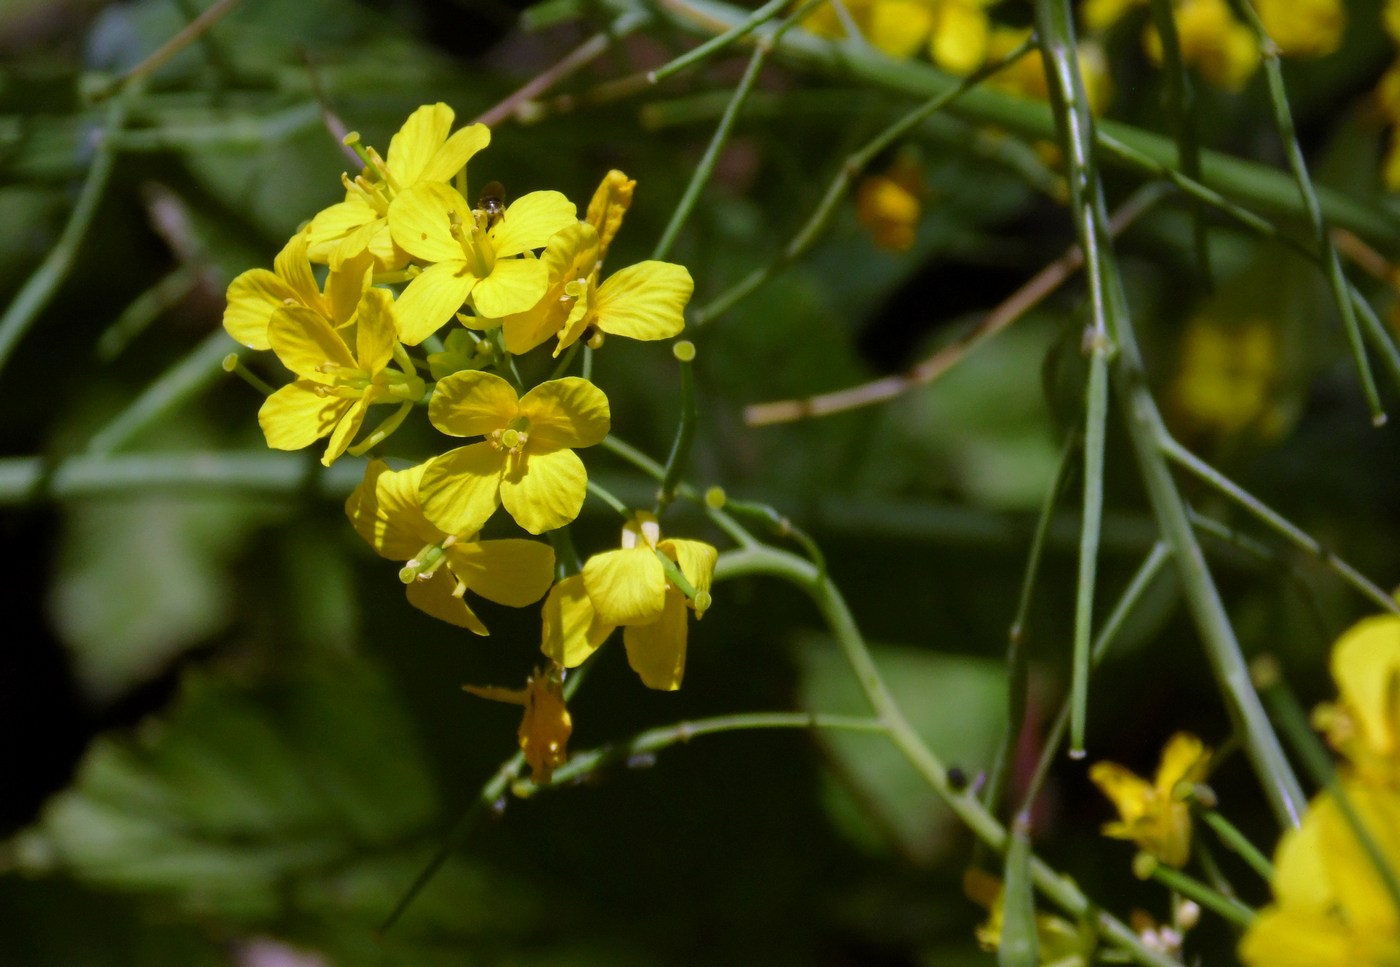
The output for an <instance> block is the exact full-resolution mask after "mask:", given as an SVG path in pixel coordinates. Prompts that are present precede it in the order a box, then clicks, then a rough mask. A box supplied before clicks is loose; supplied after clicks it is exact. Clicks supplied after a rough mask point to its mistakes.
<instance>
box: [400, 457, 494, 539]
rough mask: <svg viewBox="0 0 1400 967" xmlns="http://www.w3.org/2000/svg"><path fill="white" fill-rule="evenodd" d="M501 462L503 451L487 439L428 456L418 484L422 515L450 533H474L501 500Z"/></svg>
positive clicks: (479, 528)
mask: <svg viewBox="0 0 1400 967" xmlns="http://www.w3.org/2000/svg"><path fill="white" fill-rule="evenodd" d="M504 465H505V454H504V453H503V452H501V451H500V450H497V449H496V448H495V447H493V446H491V444H489V443H473V444H472V445H471V446H469V447H458V448H457V449H456V450H448V451H447V452H446V453H444V454H443V455H442V456H440V457H434V458H433V459H432V460H429V461H428V465H427V467H426V468H425V469H424V470H423V479H422V481H421V482H420V483H419V484H418V498H419V500H421V501H422V504H423V516H425V517H427V518H428V520H430V521H432V523H433V524H434V525H435V526H437V527H438V528H440V529H442V530H444V531H446V532H447V533H449V534H475V533H476V532H477V531H479V530H481V525H482V524H485V523H486V521H487V520H488V519H490V517H491V515H492V514H494V513H495V512H496V507H497V506H498V505H499V503H500V489H501V470H502V469H503V467H504Z"/></svg>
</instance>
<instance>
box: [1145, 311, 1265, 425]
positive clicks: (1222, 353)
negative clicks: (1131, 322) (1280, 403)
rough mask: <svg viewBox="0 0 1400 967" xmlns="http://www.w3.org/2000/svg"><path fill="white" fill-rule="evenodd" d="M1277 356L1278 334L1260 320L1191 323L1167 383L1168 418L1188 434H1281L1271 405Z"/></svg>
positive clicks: (1202, 319)
mask: <svg viewBox="0 0 1400 967" xmlns="http://www.w3.org/2000/svg"><path fill="white" fill-rule="evenodd" d="M1278 356H1279V348H1278V334H1277V332H1276V331H1275V329H1274V327H1273V326H1271V325H1270V324H1269V323H1268V322H1266V321H1264V320H1263V319H1250V320H1247V321H1246V322H1244V323H1241V324H1238V325H1234V326H1228V327H1227V326H1222V325H1219V324H1217V323H1215V322H1212V321H1211V320H1208V319H1205V318H1196V319H1193V320H1192V321H1191V323H1190V325H1188V326H1187V328H1186V333H1185V335H1184V336H1183V338H1182V347H1181V359H1180V363H1179V364H1178V369H1177V375H1176V379H1175V381H1174V382H1173V384H1172V389H1171V403H1172V412H1173V415H1174V416H1175V417H1176V418H1177V419H1178V420H1179V421H1180V422H1181V423H1182V424H1183V425H1184V427H1185V428H1186V429H1187V430H1189V431H1190V432H1193V433H1213V434H1218V435H1220V436H1225V437H1229V436H1235V435H1236V434H1239V433H1242V432H1244V431H1246V430H1251V429H1252V430H1256V431H1258V432H1260V433H1261V434H1263V435H1265V436H1268V435H1271V434H1272V433H1274V432H1277V431H1279V430H1281V429H1282V426H1281V425H1280V417H1279V414H1278V413H1277V412H1276V410H1275V406H1274V394H1275V387H1276V384H1277V382H1278V379H1279V358H1278Z"/></svg>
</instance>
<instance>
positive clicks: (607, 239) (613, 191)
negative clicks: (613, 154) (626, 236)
mask: <svg viewBox="0 0 1400 967" xmlns="http://www.w3.org/2000/svg"><path fill="white" fill-rule="evenodd" d="M636 187H637V182H636V181H634V180H633V179H631V178H628V177H627V176H626V175H625V174H623V173H622V172H620V171H618V170H617V169H616V168H614V169H613V170H612V171H609V172H608V173H607V174H606V175H604V176H603V180H602V181H600V182H599V183H598V188H597V190H596V191H594V192H593V198H592V200H591V201H589V203H588V214H587V215H586V216H585V217H586V220H587V222H588V224H590V225H592V226H593V228H594V229H595V230H596V231H597V233H598V261H600V262H601V261H602V260H603V256H605V255H606V254H607V252H608V246H609V245H611V244H612V240H613V238H615V237H616V236H617V231H618V229H620V228H621V227H622V217H623V216H624V215H626V214H627V209H628V208H630V207H631V206H632V193H633V191H634V190H635V189H636Z"/></svg>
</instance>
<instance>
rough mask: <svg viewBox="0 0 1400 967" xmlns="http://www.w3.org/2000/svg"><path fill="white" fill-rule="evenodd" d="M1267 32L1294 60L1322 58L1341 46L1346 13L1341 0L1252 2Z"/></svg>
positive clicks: (1266, 0)
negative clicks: (1297, 58)
mask: <svg viewBox="0 0 1400 967" xmlns="http://www.w3.org/2000/svg"><path fill="white" fill-rule="evenodd" d="M1253 3H1254V9H1255V10H1256V11H1258V13H1259V19H1260V20H1261V21H1262V22H1263V24H1264V29H1265V31H1267V32H1268V34H1269V36H1270V37H1271V38H1272V39H1273V41H1274V43H1276V44H1278V46H1279V49H1280V50H1281V51H1283V53H1284V54H1285V55H1287V56H1292V57H1323V56H1325V55H1327V54H1330V53H1332V52H1333V51H1335V50H1336V49H1337V48H1338V47H1340V46H1341V43H1342V33H1343V31H1345V30H1346V25H1347V11H1346V6H1345V5H1344V4H1343V3H1342V0H1253Z"/></svg>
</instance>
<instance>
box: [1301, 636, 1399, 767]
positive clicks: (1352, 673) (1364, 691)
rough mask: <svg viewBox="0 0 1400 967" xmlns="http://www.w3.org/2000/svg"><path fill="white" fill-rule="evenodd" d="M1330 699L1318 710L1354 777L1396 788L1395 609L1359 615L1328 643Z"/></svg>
mask: <svg viewBox="0 0 1400 967" xmlns="http://www.w3.org/2000/svg"><path fill="white" fill-rule="evenodd" d="M1332 677H1333V678H1334V679H1335V680H1336V682H1337V690H1338V692H1339V693H1340V694H1339V698H1338V701H1337V703H1336V704H1335V705H1329V706H1323V707H1322V708H1320V709H1319V710H1318V716H1317V718H1318V720H1319V722H1320V724H1321V725H1322V726H1323V727H1324V728H1325V729H1326V731H1327V736H1328V739H1329V741H1330V742H1331V743H1332V746H1333V747H1334V748H1335V749H1337V751H1339V752H1340V753H1342V755H1344V756H1346V757H1347V760H1348V761H1349V762H1350V763H1351V765H1352V769H1353V771H1354V775H1355V777H1356V778H1357V779H1358V780H1359V781H1361V782H1363V783H1367V784H1369V785H1374V786H1378V787H1388V788H1390V789H1392V790H1394V791H1396V792H1400V615H1394V614H1386V615H1377V616H1374V617H1371V618H1364V619H1362V620H1361V621H1360V622H1358V623H1357V624H1355V625H1353V626H1352V627H1351V628H1350V629H1349V630H1348V631H1347V632H1346V633H1345V634H1343V635H1342V636H1341V638H1339V639H1337V644H1336V646H1335V647H1334V648H1333V649H1332Z"/></svg>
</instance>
